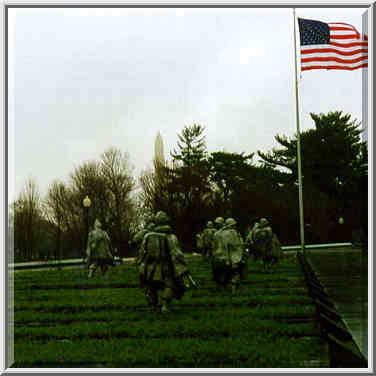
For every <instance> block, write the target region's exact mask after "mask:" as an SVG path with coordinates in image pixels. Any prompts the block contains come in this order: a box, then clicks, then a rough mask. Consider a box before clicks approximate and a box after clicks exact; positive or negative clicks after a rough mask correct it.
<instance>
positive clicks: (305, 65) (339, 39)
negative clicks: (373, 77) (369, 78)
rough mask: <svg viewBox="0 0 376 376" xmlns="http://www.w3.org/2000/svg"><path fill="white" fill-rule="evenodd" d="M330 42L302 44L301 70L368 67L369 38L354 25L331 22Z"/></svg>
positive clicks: (329, 24)
mask: <svg viewBox="0 0 376 376" xmlns="http://www.w3.org/2000/svg"><path fill="white" fill-rule="evenodd" d="M328 26H329V37H330V40H329V44H312V45H302V46H301V50H300V52H301V70H302V71H304V70H311V69H345V70H354V69H358V68H366V67H368V38H367V36H366V35H361V34H360V33H359V32H358V31H357V30H356V28H355V27H354V26H352V25H350V24H347V23H343V22H330V23H328Z"/></svg>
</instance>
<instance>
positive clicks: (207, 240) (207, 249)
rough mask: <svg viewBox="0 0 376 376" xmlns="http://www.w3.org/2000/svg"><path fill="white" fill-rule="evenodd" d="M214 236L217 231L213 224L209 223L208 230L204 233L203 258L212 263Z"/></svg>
mask: <svg viewBox="0 0 376 376" xmlns="http://www.w3.org/2000/svg"><path fill="white" fill-rule="evenodd" d="M214 234H215V229H214V226H213V222H212V221H209V222H208V223H207V227H206V229H205V230H204V231H203V232H202V256H203V257H204V259H205V260H207V261H210V260H211V257H212V252H213V246H214Z"/></svg>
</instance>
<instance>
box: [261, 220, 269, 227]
mask: <svg viewBox="0 0 376 376" xmlns="http://www.w3.org/2000/svg"><path fill="white" fill-rule="evenodd" d="M268 224H269V221H268V220H267V219H266V218H261V219H260V220H259V227H261V228H263V227H266V226H267V225H268Z"/></svg>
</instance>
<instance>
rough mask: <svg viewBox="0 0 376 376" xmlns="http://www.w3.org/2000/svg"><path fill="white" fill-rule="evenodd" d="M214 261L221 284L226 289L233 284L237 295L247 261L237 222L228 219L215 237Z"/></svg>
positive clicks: (233, 289)
mask: <svg viewBox="0 0 376 376" xmlns="http://www.w3.org/2000/svg"><path fill="white" fill-rule="evenodd" d="M215 239H216V245H215V249H214V254H213V260H214V262H215V263H216V265H217V269H218V281H219V284H220V285H221V286H222V287H223V288H225V287H226V286H227V285H228V284H229V283H231V287H232V292H233V293H235V292H236V290H237V289H238V288H239V286H240V282H241V279H242V277H241V273H242V268H243V267H244V264H245V262H246V259H247V254H246V251H245V247H244V243H243V239H242V237H241V236H240V234H239V232H238V231H237V230H236V221H235V220H234V219H233V218H228V219H227V220H226V222H225V225H224V227H223V228H222V230H221V231H220V232H217V233H216V235H215Z"/></svg>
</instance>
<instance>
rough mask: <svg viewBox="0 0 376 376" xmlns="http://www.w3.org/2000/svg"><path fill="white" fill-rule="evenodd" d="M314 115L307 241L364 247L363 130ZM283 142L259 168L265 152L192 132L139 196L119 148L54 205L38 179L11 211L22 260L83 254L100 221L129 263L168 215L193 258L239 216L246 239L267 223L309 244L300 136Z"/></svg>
mask: <svg viewBox="0 0 376 376" xmlns="http://www.w3.org/2000/svg"><path fill="white" fill-rule="evenodd" d="M311 118H312V120H313V122H314V128H311V129H308V130H306V131H303V132H302V133H301V147H302V173H303V197H304V220H305V236H306V243H308V244H310V243H327V242H339V241H352V240H359V241H360V240H364V239H365V238H366V236H367V205H368V202H367V181H368V176H367V170H368V162H367V161H368V155H367V144H366V142H362V141H361V138H360V134H361V132H362V130H361V128H360V124H359V123H357V122H356V121H355V120H352V119H351V116H350V115H349V114H342V112H340V111H336V112H329V113H328V114H318V115H317V114H311ZM275 140H276V141H277V143H278V147H276V148H273V149H272V150H271V151H268V152H262V151H257V156H258V157H259V161H255V156H256V153H255V152H248V153H246V152H242V153H233V152H227V151H214V152H209V151H208V150H207V146H206V140H205V128H204V127H203V126H202V125H200V124H193V125H189V126H185V127H184V128H183V130H182V131H181V133H180V134H178V142H177V145H176V148H175V149H174V150H173V152H171V162H167V163H161V162H160V161H158V160H154V166H153V168H151V169H147V170H144V171H143V172H142V174H141V176H140V178H139V183H140V187H141V191H140V192H138V193H136V191H135V186H136V180H135V178H134V177H133V174H132V170H131V168H130V164H129V156H128V154H127V153H124V152H122V151H120V150H118V149H115V148H110V149H108V150H107V151H105V152H104V153H103V154H102V155H101V157H100V159H99V160H98V161H95V160H93V161H89V162H84V163H83V164H81V165H80V166H79V167H77V168H75V169H74V171H73V172H72V173H71V174H70V176H69V181H68V182H62V181H58V180H56V181H54V182H53V183H52V184H51V186H50V187H49V190H48V193H47V196H46V197H45V198H44V199H42V198H41V197H40V194H39V193H38V188H37V186H36V183H35V182H34V181H33V180H29V181H27V182H26V185H25V189H24V190H23V192H22V193H21V194H20V195H19V197H18V198H17V200H16V201H15V202H14V203H12V207H11V210H10V215H11V216H12V219H13V226H14V249H15V250H16V253H15V256H16V259H19V260H24V259H40V258H47V257H49V258H56V259H59V258H63V257H81V256H82V255H83V252H84V249H85V246H86V244H85V243H86V236H87V227H88V224H89V227H90V226H92V224H93V223H94V220H95V218H98V219H100V221H101V222H102V224H103V228H104V229H105V230H106V231H108V233H109V234H110V236H111V239H112V241H113V244H114V247H116V248H117V249H118V251H119V254H120V255H121V256H130V255H134V254H135V252H136V250H134V249H133V248H132V242H131V239H132V237H133V235H134V234H135V233H136V232H137V231H138V230H139V229H140V228H142V226H143V225H144V224H145V222H146V221H147V220H148V217H149V216H150V215H151V214H152V213H155V212H157V211H159V210H163V211H165V212H167V213H168V215H169V216H170V217H171V218H172V219H173V220H172V224H173V227H174V231H175V233H176V234H177V236H178V238H179V239H180V241H181V243H182V248H183V250H184V251H185V252H191V251H194V250H195V234H196V233H197V232H200V231H202V230H203V228H204V227H205V226H206V223H207V221H208V220H213V219H214V218H215V217H217V216H222V217H233V218H235V219H236V220H237V222H238V229H239V230H240V232H241V233H243V234H244V233H245V231H246V230H247V227H248V226H249V225H253V223H254V222H255V221H256V220H258V219H259V218H261V217H266V218H268V220H269V221H270V222H271V224H272V226H273V230H274V231H275V232H276V233H277V234H278V236H279V238H280V240H281V242H282V244H283V245H291V244H299V243H300V237H299V216H298V215H299V210H298V184H297V181H298V178H297V163H296V155H297V153H296V150H297V140H296V135H293V136H292V137H287V136H285V135H279V134H277V135H276V136H275ZM86 196H88V197H89V198H90V199H91V206H90V208H88V209H86V208H85V207H84V206H83V199H84V198H85V197H86ZM339 218H343V219H344V221H343V223H342V224H341V223H340V222H339Z"/></svg>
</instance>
